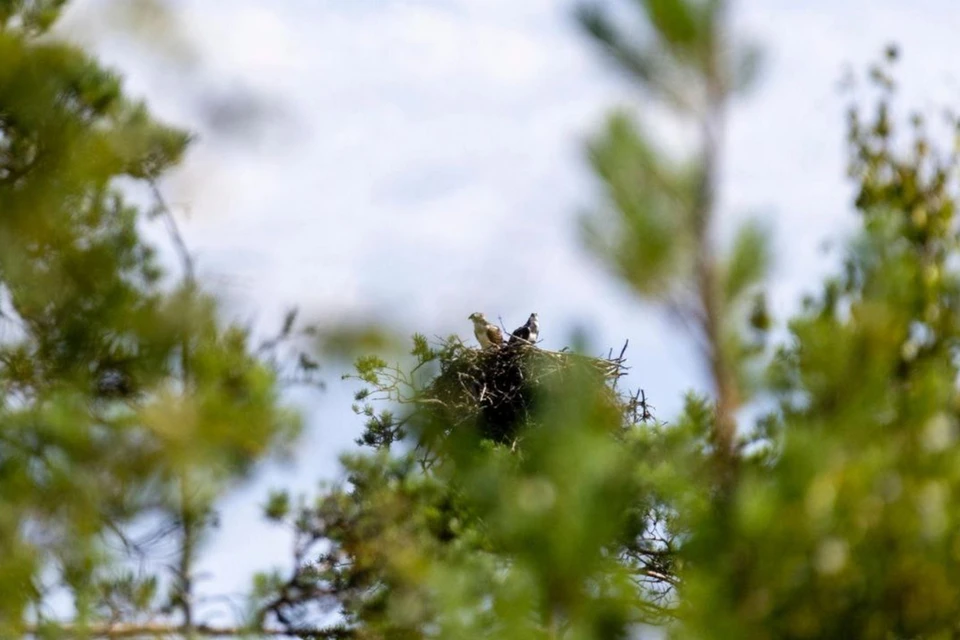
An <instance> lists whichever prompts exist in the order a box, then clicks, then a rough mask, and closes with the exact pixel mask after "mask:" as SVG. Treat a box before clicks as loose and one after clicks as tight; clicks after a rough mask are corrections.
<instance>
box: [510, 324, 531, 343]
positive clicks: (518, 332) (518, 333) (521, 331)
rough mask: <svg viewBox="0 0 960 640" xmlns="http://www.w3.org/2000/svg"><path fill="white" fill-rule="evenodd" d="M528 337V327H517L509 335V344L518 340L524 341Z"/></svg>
mask: <svg viewBox="0 0 960 640" xmlns="http://www.w3.org/2000/svg"><path fill="white" fill-rule="evenodd" d="M529 337H530V327H528V326H527V325H523V326H522V327H517V328H516V329H514V330H513V333H512V334H510V342H513V343H516V342H518V340H526V339H527V338H529Z"/></svg>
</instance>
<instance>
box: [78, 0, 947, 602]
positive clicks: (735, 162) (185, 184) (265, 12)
mask: <svg viewBox="0 0 960 640" xmlns="http://www.w3.org/2000/svg"><path fill="white" fill-rule="evenodd" d="M172 4H173V6H174V7H175V11H176V15H177V17H178V19H179V22H180V24H181V25H182V31H181V33H180V35H179V36H178V37H179V38H181V39H182V41H183V42H184V43H186V44H188V45H189V47H188V48H184V49H175V50H174V51H175V53H176V54H177V55H171V51H170V50H169V44H170V43H169V42H165V43H161V44H160V45H158V44H156V43H154V44H152V45H151V44H145V43H144V42H137V41H136V39H135V38H131V37H129V36H122V35H118V34H117V32H116V31H115V30H114V31H111V30H109V29H106V28H105V27H106V25H107V23H108V22H109V20H108V15H107V14H106V13H105V8H106V7H107V6H109V5H108V3H107V2H106V0H78V1H77V2H75V6H74V7H73V9H71V16H70V18H71V23H72V24H74V25H77V28H76V31H74V32H72V37H77V38H80V37H84V38H86V39H87V41H88V42H90V43H91V44H92V46H93V47H94V48H95V49H96V50H97V51H98V52H99V53H100V54H101V56H102V57H103V59H104V60H105V61H106V62H107V63H108V64H110V65H112V66H114V67H116V68H118V69H120V70H121V71H122V72H123V73H124V74H125V76H126V77H127V87H128V89H129V90H130V91H131V92H132V93H133V94H135V95H139V96H143V97H145V98H146V99H147V100H148V101H149V103H150V104H151V106H152V107H153V109H154V111H155V112H156V113H158V114H159V115H160V116H161V117H163V118H165V119H168V120H170V121H172V122H174V123H177V124H179V125H182V126H184V127H186V128H188V129H190V130H193V131H195V132H197V134H198V140H197V143H196V145H195V147H194V149H193V152H192V154H191V155H190V157H189V159H188V161H187V162H186V164H185V166H184V167H183V168H182V170H180V171H179V172H178V173H177V175H175V176H173V177H172V178H171V179H170V180H168V182H167V184H166V185H165V189H166V190H167V192H168V194H169V198H170V199H171V200H172V201H175V202H177V203H181V204H183V205H184V206H185V207H187V208H188V209H189V219H188V221H186V222H185V234H186V236H187V239H188V241H189V243H190V245H191V246H192V247H193V248H194V250H195V252H196V253H197V255H198V257H199V264H200V270H201V273H202V274H204V276H205V278H206V281H207V283H208V285H209V286H210V287H212V288H213V289H214V290H215V291H217V292H218V293H219V294H221V295H222V296H223V297H224V299H225V301H226V302H227V304H228V309H230V311H231V313H232V314H234V315H235V317H238V318H242V319H246V320H250V321H254V322H257V323H261V325H262V324H269V323H270V322H273V321H275V320H277V319H278V318H279V317H280V315H281V314H282V312H283V310H284V309H285V308H286V307H287V306H289V305H291V304H299V305H301V306H302V307H303V308H304V309H305V310H306V312H307V313H308V316H309V317H311V318H313V319H316V320H321V321H339V320H343V319H349V318H359V317H365V316H367V315H369V314H375V315H377V316H379V317H382V318H386V319H389V320H390V321H391V322H392V323H394V324H395V325H397V326H399V327H400V328H401V329H403V330H406V331H413V330H417V331H420V332H423V333H426V334H427V335H435V334H441V335H446V334H449V333H451V332H459V333H460V334H461V335H464V336H467V335H469V333H470V325H469V322H468V321H467V320H466V317H467V315H469V314H470V313H471V312H473V311H478V310H479V311H483V312H485V313H486V314H487V315H488V316H490V317H494V318H496V317H498V316H501V317H502V318H503V320H504V322H505V324H506V325H507V326H508V327H513V326H515V325H518V324H520V323H521V322H522V321H523V320H524V319H525V318H526V316H527V315H528V314H529V313H530V312H531V311H537V312H539V314H540V320H541V330H542V337H543V339H544V342H545V344H546V345H547V346H548V347H551V348H559V347H561V346H563V344H564V340H565V339H566V338H567V337H569V335H570V331H571V330H572V329H573V328H574V327H583V328H585V329H586V330H587V331H588V332H589V335H590V336H591V338H592V343H593V344H595V345H596V346H597V348H598V349H599V348H601V347H604V348H605V346H613V345H617V346H619V345H620V344H622V342H623V340H625V339H629V340H630V350H629V352H628V355H630V357H631V360H632V362H633V366H634V368H633V370H632V372H631V379H632V384H633V385H638V386H642V387H643V388H644V389H645V390H646V391H647V395H648V397H650V398H651V399H652V402H653V403H654V404H655V405H656V406H657V409H658V415H660V417H662V418H667V419H668V418H669V417H670V416H671V415H672V414H674V413H675V412H676V410H677V408H678V407H679V405H680V400H681V394H682V392H683V391H685V390H687V389H690V388H701V387H702V385H703V382H702V381H703V376H702V373H701V370H700V368H699V366H698V363H697V361H696V359H695V358H694V354H693V352H692V351H691V349H690V347H689V344H688V343H687V342H686V340H685V339H684V337H683V334H680V333H677V332H676V331H675V330H674V329H673V328H672V327H671V326H670V324H669V322H667V321H665V320H664V319H663V318H662V317H660V316H659V315H657V314H656V313H655V312H654V310H652V309H650V308H648V307H646V306H644V305H641V304H639V303H638V302H637V301H636V300H635V299H634V298H633V297H632V296H631V295H630V293H629V292H628V291H626V290H625V289H624V288H623V287H621V286H620V285H618V284H617V283H614V282H612V281H611V279H610V278H609V277H607V276H606V275H605V274H604V272H603V270H602V269H601V268H600V267H599V266H598V265H597V264H596V262H595V261H594V260H592V259H591V258H590V257H589V256H588V255H587V254H585V253H584V252H583V251H582V250H581V248H580V245H579V243H578V240H577V228H576V220H577V216H578V215H579V212H580V211H582V210H583V209H584V208H585V207H589V206H591V205H592V204H593V203H594V202H595V200H594V198H593V192H592V190H593V189H594V188H595V185H594V183H593V182H592V179H591V176H590V175H589V172H588V170H587V168H586V166H585V164H584V162H583V153H582V149H583V142H584V140H585V139H586V137H587V136H588V135H589V133H590V132H591V131H595V130H596V129H597V128H598V126H599V124H600V123H601V119H602V117H603V114H604V113H605V112H606V111H607V110H608V109H609V108H610V107H612V106H614V105H616V104H618V103H622V102H624V101H627V100H629V99H630V97H631V93H630V91H629V87H626V86H625V85H623V84H622V83H621V82H620V81H619V79H618V78H617V77H616V76H614V75H613V74H612V73H611V72H610V71H609V69H608V68H607V67H606V66H605V65H604V64H603V60H602V58H601V57H600V56H599V55H598V54H597V52H595V51H594V50H593V49H591V47H590V46H589V43H588V42H587V41H586V40H585V39H584V38H583V37H582V36H580V35H579V34H578V33H577V31H576V29H575V27H574V23H573V21H572V19H571V8H572V6H573V3H572V2H569V1H565V0H323V1H320V0H316V1H312V0H301V1H294V0H286V1H275V2H254V1H252V0H231V2H229V3H227V2H216V1H211V0H206V1H204V0H179V1H177V2H174V3H172ZM734 16H735V22H736V24H737V26H738V28H740V30H741V31H742V32H743V33H745V34H746V35H748V36H750V37H751V38H753V39H755V40H756V41H758V42H759V44H760V45H761V46H762V48H763V51H764V54H765V60H766V64H765V67H764V68H765V73H764V74H763V76H762V80H761V82H760V84H759V86H758V87H757V89H756V91H755V92H754V93H753V94H752V96H750V97H749V98H747V99H744V100H742V101H740V102H738V104H737V105H736V106H735V108H734V109H733V111H732V113H731V123H730V129H729V135H728V143H729V146H728V151H727V157H726V159H725V166H724V171H723V184H722V194H721V195H722V203H723V206H722V209H723V212H722V213H723V223H722V224H723V225H724V228H727V229H729V228H731V227H732V225H733V221H735V220H738V219H742V217H743V216H745V215H759V216H761V217H762V218H763V219H764V220H767V221H768V222H769V223H770V225H771V227H772V229H773V230H774V231H775V242H776V272H775V274H774V278H773V280H772V281H771V290H772V294H773V300H774V303H775V305H774V306H775V310H776V311H778V312H779V313H780V314H785V313H787V312H788V311H789V309H790V308H792V306H793V305H794V304H795V303H796V300H797V298H798V297H799V295H800V293H801V292H802V291H804V290H812V289H813V288H814V287H815V286H816V284H817V282H818V279H819V276H821V275H822V274H823V273H825V272H826V270H827V269H828V268H829V267H830V265H831V264H833V262H832V260H833V258H830V257H829V256H827V255H824V254H823V253H822V252H821V251H820V247H821V245H822V244H823V243H824V241H825V240H828V239H833V240H837V239H842V237H843V233H844V232H845V231H846V230H849V229H850V228H851V224H852V222H853V220H854V219H853V217H852V215H851V214H850V211H849V206H848V200H849V197H848V195H849V194H848V191H847V187H846V185H845V183H844V180H843V174H844V172H843V109H844V105H845V100H846V98H844V97H843V96H842V95H840V93H839V92H838V90H837V86H838V83H839V81H840V79H841V77H842V76H843V72H844V69H845V68H847V67H852V68H853V69H855V70H858V71H859V70H862V69H863V68H864V67H865V65H866V63H867V62H868V61H871V60H874V59H876V58H877V55H878V54H879V52H880V51H881V49H882V47H883V46H884V45H885V44H886V43H887V42H888V41H891V40H894V41H896V42H898V43H900V44H901V45H902V49H903V53H904V57H903V61H902V63H901V65H900V71H901V73H900V76H901V78H902V79H903V81H904V82H903V84H904V91H903V99H902V102H903V103H904V104H906V105H908V106H916V107H920V108H922V109H926V110H928V111H931V112H932V111H934V110H935V109H936V108H938V107H943V106H957V103H958V102H960V100H958V99H960V82H958V79H957V77H956V76H955V74H954V73H953V66H954V63H955V61H957V60H960V38H957V35H956V34H957V33H960V12H958V11H957V9H956V5H955V4H953V3H952V2H951V0H914V1H912V2H904V1H897V0H833V1H825V0H809V1H806V2H797V1H796V0H744V1H742V2H738V3H734ZM164 45H166V46H167V49H166V50H165V49H164V48H163V46H164ZM185 52H186V53H185ZM239 98H246V99H245V100H243V101H240V100H239ZM238 105H242V106H238ZM231 125H232V126H231ZM238 132H240V134H239V135H238ZM340 369H341V367H340V366H339V365H335V366H332V367H331V368H330V370H329V371H328V373H329V376H328V378H329V382H330V388H329V390H328V391H327V392H326V393H325V394H323V395H322V396H319V397H311V398H299V399H300V400H301V401H303V402H305V403H306V404H305V406H306V407H307V408H308V409H309V412H310V415H309V425H310V429H309V432H308V434H307V435H306V437H305V439H304V442H303V446H302V447H301V448H300V451H301V454H300V456H299V459H298V464H297V465H296V467H295V468H293V467H291V468H285V469H277V468H274V467H271V468H268V469H266V470H265V471H264V473H263V474H261V476H260V477H259V479H258V480H257V481H256V482H255V483H254V484H253V485H251V486H247V487H242V488H240V489H238V490H236V491H235V492H233V493H232V494H231V495H230V496H229V498H228V499H227V500H226V502H225V504H224V505H223V508H224V517H223V522H224V527H223V532H222V534H221V535H220V536H219V537H218V538H217V539H216V544H214V545H213V546H212V547H211V550H210V551H211V553H210V554H209V555H208V556H207V559H206V560H205V562H204V564H203V568H204V570H209V571H210V572H212V573H213V574H214V575H216V578H215V579H214V580H213V581H212V582H210V583H209V584H208V585H207V588H208V589H209V590H210V591H240V590H242V589H244V588H246V586H247V584H248V582H247V577H248V575H249V574H250V573H251V572H252V571H253V570H255V569H258V568H259V569H262V568H268V567H270V566H271V565H272V564H275V563H280V562H282V561H283V559H284V554H283V549H282V545H283V544H284V537H283V535H282V534H281V533H280V532H277V531H274V530H272V529H270V528H267V527H265V526H263V525H261V524H259V521H258V504H259V502H260V501H261V499H262V496H263V495H264V494H265V492H266V489H267V488H270V487H275V486H288V485H292V486H296V487H299V488H302V489H304V490H307V489H310V488H311V487H313V486H314V483H315V482H316V480H317V479H319V478H324V477H325V478H331V477H336V473H337V465H336V456H337V455H338V453H339V452H341V451H343V450H344V449H345V448H347V447H349V446H350V444H351V442H352V439H353V438H354V437H356V435H357V434H358V433H359V430H360V421H359V420H358V419H356V418H355V417H354V416H352V414H350V411H349V388H348V387H346V386H345V385H344V384H343V383H341V382H340V381H339V374H340V373H341V370H340Z"/></svg>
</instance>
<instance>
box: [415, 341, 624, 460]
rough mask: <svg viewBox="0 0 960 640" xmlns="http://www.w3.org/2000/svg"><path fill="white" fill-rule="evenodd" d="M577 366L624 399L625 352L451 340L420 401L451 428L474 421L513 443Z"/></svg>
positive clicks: (489, 434)
mask: <svg viewBox="0 0 960 640" xmlns="http://www.w3.org/2000/svg"><path fill="white" fill-rule="evenodd" d="M625 349H626V346H624V350H625ZM574 368H579V369H580V370H581V371H587V372H589V373H591V374H594V375H596V382H598V383H600V384H597V385H596V387H597V388H598V389H602V390H603V393H605V394H606V395H609V401H610V402H612V403H616V404H617V405H618V406H619V405H620V404H621V403H620V400H619V397H618V396H617V392H616V381H617V380H618V379H619V378H620V377H622V376H624V375H626V369H627V367H626V366H625V365H624V358H623V351H621V353H620V355H619V356H616V357H614V355H613V353H612V352H611V354H610V356H609V357H607V358H592V357H589V356H583V355H579V354H574V353H568V352H558V351H546V350H543V349H539V348H537V347H536V346H535V345H531V344H522V343H521V344H513V345H509V346H507V345H504V346H501V347H491V348H488V349H483V350H481V349H473V348H470V347H467V346H466V345H463V344H460V343H458V344H455V345H452V346H451V348H450V349H449V350H448V351H447V352H446V353H444V354H443V355H442V356H441V358H440V372H439V374H438V375H437V376H436V378H434V380H433V381H432V382H431V384H430V385H429V386H428V387H427V388H426V389H424V390H423V391H422V393H421V394H420V401H419V402H418V404H419V405H420V407H421V409H423V410H426V411H427V412H428V413H429V414H430V417H431V418H433V419H437V420H438V424H442V425H445V426H446V427H447V428H449V429H454V428H457V427H458V426H460V425H463V424H470V423H472V424H474V425H475V427H476V428H477V429H478V430H479V432H480V435H481V437H483V438H486V439H489V440H493V441H495V442H499V443H510V442H513V441H514V439H515V437H516V434H517V432H518V430H519V429H520V428H521V427H523V426H525V425H528V424H529V423H530V422H531V421H532V420H533V418H534V417H535V416H536V415H537V414H538V406H537V403H538V402H539V401H540V400H541V399H542V398H543V397H544V396H545V392H547V391H548V390H549V389H551V388H553V389H556V388H558V386H559V384H562V382H563V381H564V379H565V378H566V377H567V376H571V375H573V374H574ZM578 374H579V372H578ZM579 375H582V374H579Z"/></svg>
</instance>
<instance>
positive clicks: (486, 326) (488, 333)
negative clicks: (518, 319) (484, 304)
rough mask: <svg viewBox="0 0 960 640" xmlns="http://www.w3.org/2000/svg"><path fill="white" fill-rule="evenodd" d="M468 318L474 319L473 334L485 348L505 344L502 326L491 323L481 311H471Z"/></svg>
mask: <svg viewBox="0 0 960 640" xmlns="http://www.w3.org/2000/svg"><path fill="white" fill-rule="evenodd" d="M467 320H473V335H475V336H476V337H477V342H479V343H480V346H481V347H482V348H484V349H488V348H490V347H499V346H500V345H501V344H503V332H502V331H500V327H498V326H497V325H495V324H491V323H490V322H489V321H488V320H487V319H486V318H484V317H483V314H482V313H480V312H477V313H471V314H470V316H469V317H468V318H467Z"/></svg>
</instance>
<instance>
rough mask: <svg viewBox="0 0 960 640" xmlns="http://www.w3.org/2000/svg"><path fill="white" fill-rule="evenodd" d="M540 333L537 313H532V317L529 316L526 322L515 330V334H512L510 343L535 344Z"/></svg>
mask: <svg viewBox="0 0 960 640" xmlns="http://www.w3.org/2000/svg"><path fill="white" fill-rule="evenodd" d="M539 335H540V323H539V322H537V314H535V313H531V314H530V317H529V318H527V322H526V324H524V325H523V326H522V327H518V328H517V329H515V330H514V331H513V334H512V335H511V336H510V342H509V343H508V344H517V343H527V344H533V343H534V342H536V341H537V337H538V336H539Z"/></svg>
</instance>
